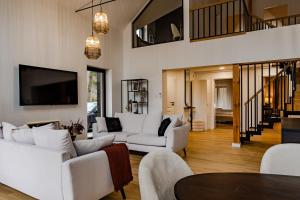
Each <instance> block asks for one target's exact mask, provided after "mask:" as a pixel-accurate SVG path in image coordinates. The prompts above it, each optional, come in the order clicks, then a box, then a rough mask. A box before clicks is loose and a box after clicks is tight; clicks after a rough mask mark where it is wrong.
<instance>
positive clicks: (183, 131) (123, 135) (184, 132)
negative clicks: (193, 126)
mask: <svg viewBox="0 0 300 200" xmlns="http://www.w3.org/2000/svg"><path fill="white" fill-rule="evenodd" d="M115 117H118V118H119V119H120V122H121V126H122V132H103V131H102V132H101V131H99V129H98V126H97V123H95V124H94V125H93V132H94V137H101V136H105V135H110V134H114V135H115V141H114V142H115V143H126V144H127V146H128V148H129V150H133V151H140V152H150V151H153V150H157V149H169V150H171V151H174V152H177V151H179V150H184V152H185V153H186V151H185V148H186V146H187V144H188V134H189V130H190V127H189V126H188V125H186V124H181V125H180V126H178V127H173V124H174V123H172V122H173V120H176V117H177V118H182V117H180V116H162V115H161V114H160V113H153V114H149V115H141V114H131V113H116V114H115ZM167 117H169V118H171V120H172V122H171V124H170V125H169V127H168V129H167V130H166V132H165V135H164V136H162V137H159V136H158V129H159V126H160V123H161V121H162V119H163V118H167ZM180 120H182V119H180Z"/></svg>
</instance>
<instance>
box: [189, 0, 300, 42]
mask: <svg viewBox="0 0 300 200" xmlns="http://www.w3.org/2000/svg"><path fill="white" fill-rule="evenodd" d="M197 2H203V1H197V0H191V1H190V8H191V10H190V39H191V41H199V40H205V39H215V38H220V37H228V36H234V35H237V34H245V33H247V32H251V31H259V30H266V29H273V28H278V27H283V26H290V25H295V24H300V14H295V12H299V13H300V10H299V11H297V9H293V13H292V14H291V12H289V9H288V7H289V6H290V7H291V6H292V3H291V2H288V3H289V4H286V5H279V6H271V7H267V8H265V9H263V12H259V11H258V9H257V10H255V12H254V11H253V7H255V8H256V7H259V6H258V5H255V4H253V3H252V1H251V0H250V1H247V2H246V1H245V0H230V1H222V2H220V1H211V2H210V4H209V5H208V4H206V5H204V4H199V3H198V4H197ZM262 2H264V1H261V2H258V3H261V4H263V3H262ZM212 3H213V4H212ZM255 3H256V4H257V2H255ZM199 5H200V6H199ZM260 6H261V5H260ZM290 10H291V9H290ZM256 13H257V15H256ZM262 13H263V14H262ZM261 15H263V16H261Z"/></svg>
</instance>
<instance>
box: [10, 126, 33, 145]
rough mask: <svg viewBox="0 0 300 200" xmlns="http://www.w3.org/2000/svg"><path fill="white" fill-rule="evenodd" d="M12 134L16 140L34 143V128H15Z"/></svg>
mask: <svg viewBox="0 0 300 200" xmlns="http://www.w3.org/2000/svg"><path fill="white" fill-rule="evenodd" d="M11 136H12V139H13V141H15V142H19V143H24V144H30V145H34V139H33V134H32V129H17V130H13V131H12V134H11Z"/></svg>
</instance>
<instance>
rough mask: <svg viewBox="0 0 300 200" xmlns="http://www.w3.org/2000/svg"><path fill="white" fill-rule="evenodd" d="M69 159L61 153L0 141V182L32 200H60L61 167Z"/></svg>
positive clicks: (61, 197) (67, 155)
mask: <svg viewBox="0 0 300 200" xmlns="http://www.w3.org/2000/svg"><path fill="white" fill-rule="evenodd" d="M69 158H70V156H69V154H67V153H64V152H59V151H54V150H49V149H45V148H41V147H38V146H35V145H27V144H21V143H16V142H11V141H6V140H2V139H0V163H1V164H0V182H1V183H3V184H5V185H8V186H10V187H12V188H15V189H16V190H19V191H21V192H23V193H26V194H28V195H30V196H32V197H34V198H36V199H45V200H52V199H57V200H60V199H63V194H62V190H61V187H62V184H61V173H62V170H61V167H62V163H63V162H64V161H65V160H67V159H69ZM49 188H51V190H50V189H49Z"/></svg>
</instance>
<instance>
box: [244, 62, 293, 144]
mask: <svg viewBox="0 0 300 200" xmlns="http://www.w3.org/2000/svg"><path fill="white" fill-rule="evenodd" d="M296 67H297V61H288V62H267V63H252V64H245V65H244V64H242V65H240V79H241V81H240V94H241V95H240V101H241V108H240V109H241V114H240V121H241V124H240V127H241V130H240V132H241V140H242V141H249V140H250V137H251V136H252V135H260V134H261V132H262V131H263V129H264V128H265V127H267V128H272V127H273V124H274V122H277V121H280V116H281V115H282V114H284V113H285V112H288V111H295V110H294V104H295V91H296V81H297V78H296ZM288 105H290V107H289V108H288V107H287V106H288Z"/></svg>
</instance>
